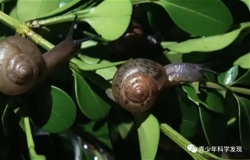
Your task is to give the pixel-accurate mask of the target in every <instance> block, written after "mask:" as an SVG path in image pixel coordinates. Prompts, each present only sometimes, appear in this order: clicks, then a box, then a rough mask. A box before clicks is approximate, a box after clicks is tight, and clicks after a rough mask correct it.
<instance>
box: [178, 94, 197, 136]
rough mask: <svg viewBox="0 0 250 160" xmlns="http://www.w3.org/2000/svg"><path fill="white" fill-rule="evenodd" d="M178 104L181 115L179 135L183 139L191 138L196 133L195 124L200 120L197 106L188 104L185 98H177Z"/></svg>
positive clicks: (191, 103)
mask: <svg viewBox="0 0 250 160" xmlns="http://www.w3.org/2000/svg"><path fill="white" fill-rule="evenodd" d="M179 103H180V106H181V113H182V122H181V125H180V134H181V135H182V136H184V137H192V136H193V135H194V134H196V133H197V129H198V126H197V124H198V122H199V120H200V119H199V113H198V109H197V105H195V104H194V103H193V102H190V101H189V100H188V99H187V98H179Z"/></svg>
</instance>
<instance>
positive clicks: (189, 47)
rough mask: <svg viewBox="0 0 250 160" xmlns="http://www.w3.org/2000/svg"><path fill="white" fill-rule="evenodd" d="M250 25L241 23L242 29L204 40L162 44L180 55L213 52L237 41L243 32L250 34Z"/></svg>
mask: <svg viewBox="0 0 250 160" xmlns="http://www.w3.org/2000/svg"><path fill="white" fill-rule="evenodd" d="M192 22H193V21H192ZM249 28H250V23H249V22H246V23H241V24H240V28H239V29H236V30H233V31H231V32H228V33H225V34H222V35H217V36H209V37H203V38H196V39H190V40H187V41H184V42H180V43H172V44H168V43H167V44H165V43H164V42H162V43H161V45H162V46H163V48H164V49H169V50H171V51H174V52H178V53H190V52H212V51H217V50H221V49H223V48H225V47H227V46H229V45H230V44H231V43H233V42H234V41H235V39H236V38H237V37H238V36H239V35H240V33H241V32H242V31H243V30H247V32H250V29H249Z"/></svg>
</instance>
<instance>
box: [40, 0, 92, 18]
mask: <svg viewBox="0 0 250 160" xmlns="http://www.w3.org/2000/svg"><path fill="white" fill-rule="evenodd" d="M81 2H82V0H72V1H70V2H68V3H66V4H64V5H63V6H62V7H60V8H57V9H54V10H52V11H51V12H49V13H47V14H45V15H43V16H40V17H39V18H45V17H50V16H53V15H56V14H60V13H62V12H64V11H66V10H68V9H70V8H71V7H73V6H75V5H77V4H79V3H81ZM91 3H93V0H89V1H88V2H86V3H84V4H83V5H82V7H83V8H84V7H85V6H86V7H87V6H88V5H89V4H91ZM61 5H62V2H61V3H60V6H61Z"/></svg>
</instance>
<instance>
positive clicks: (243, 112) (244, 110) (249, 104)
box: [234, 95, 250, 150]
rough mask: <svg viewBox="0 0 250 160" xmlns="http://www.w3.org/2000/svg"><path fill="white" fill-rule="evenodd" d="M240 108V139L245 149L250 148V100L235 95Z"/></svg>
mask: <svg viewBox="0 0 250 160" xmlns="http://www.w3.org/2000/svg"><path fill="white" fill-rule="evenodd" d="M234 96H235V98H236V100H237V102H238V108H239V134H240V141H241V144H242V146H243V148H244V149H245V150H249V149H250V136H249V135H250V100H249V99H247V98H244V97H240V96H237V95H234Z"/></svg>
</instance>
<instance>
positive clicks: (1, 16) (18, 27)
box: [0, 11, 82, 73]
mask: <svg viewBox="0 0 250 160" xmlns="http://www.w3.org/2000/svg"><path fill="white" fill-rule="evenodd" d="M0 21H2V22H3V23H4V24H5V25H7V26H8V27H10V28H11V29H13V30H15V31H17V32H18V33H21V34H25V35H27V36H29V37H30V39H32V41H33V42H34V43H36V44H38V45H39V46H41V47H42V48H44V49H46V50H51V49H52V48H54V47H55V46H54V45H53V44H51V43H50V42H48V41H47V40H46V39H44V38H43V37H42V36H40V35H39V34H37V33H35V32H34V31H32V30H31V29H30V28H29V27H28V26H26V25H25V24H24V23H22V22H19V21H17V20H15V19H13V18H12V17H10V16H8V15H6V14H5V13H3V12H1V11H0ZM78 61H79V60H78V59H77V58H74V57H73V58H71V59H70V64H69V65H70V67H71V68H72V69H74V70H75V71H76V72H78V73H80V70H79V69H78V67H77V64H74V62H78ZM80 63H82V62H81V61H80V62H78V64H80Z"/></svg>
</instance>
